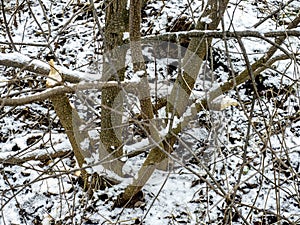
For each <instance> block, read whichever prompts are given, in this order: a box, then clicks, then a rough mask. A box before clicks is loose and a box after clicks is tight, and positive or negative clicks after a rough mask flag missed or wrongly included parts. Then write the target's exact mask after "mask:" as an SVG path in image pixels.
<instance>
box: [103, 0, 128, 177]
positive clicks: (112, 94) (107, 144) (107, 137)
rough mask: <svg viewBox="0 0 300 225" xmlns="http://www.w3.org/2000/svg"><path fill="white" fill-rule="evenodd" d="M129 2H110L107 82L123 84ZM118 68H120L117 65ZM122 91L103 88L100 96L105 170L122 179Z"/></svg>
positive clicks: (106, 51)
mask: <svg viewBox="0 0 300 225" xmlns="http://www.w3.org/2000/svg"><path fill="white" fill-rule="evenodd" d="M126 5H127V1H126V0H118V1H112V2H111V1H108V2H107V6H106V14H105V23H106V24H105V41H104V48H105V56H107V58H104V60H103V61H104V66H103V74H104V76H103V80H104V81H112V80H114V81H118V82H120V81H123V80H124V73H125V53H126V52H125V51H118V46H122V44H123V33H124V32H125V30H126V24H128V22H127V23H126V20H127V21H128V13H127V10H126ZM117 64H118V65H117ZM121 90H122V89H121V87H120V86H119V87H118V86H116V87H103V89H102V95H101V104H102V107H101V134H100V139H101V145H100V149H99V155H100V159H101V160H102V159H105V161H106V162H105V163H104V164H103V166H104V167H105V168H107V169H110V170H112V171H114V172H115V173H116V174H118V175H120V176H122V167H123V163H122V162H121V161H120V160H119V159H120V158H121V157H122V154H123V149H122V136H121V135H122V128H121V126H120V125H121V123H122V115H121V114H122V109H123V97H122V94H121V93H122V91H121Z"/></svg>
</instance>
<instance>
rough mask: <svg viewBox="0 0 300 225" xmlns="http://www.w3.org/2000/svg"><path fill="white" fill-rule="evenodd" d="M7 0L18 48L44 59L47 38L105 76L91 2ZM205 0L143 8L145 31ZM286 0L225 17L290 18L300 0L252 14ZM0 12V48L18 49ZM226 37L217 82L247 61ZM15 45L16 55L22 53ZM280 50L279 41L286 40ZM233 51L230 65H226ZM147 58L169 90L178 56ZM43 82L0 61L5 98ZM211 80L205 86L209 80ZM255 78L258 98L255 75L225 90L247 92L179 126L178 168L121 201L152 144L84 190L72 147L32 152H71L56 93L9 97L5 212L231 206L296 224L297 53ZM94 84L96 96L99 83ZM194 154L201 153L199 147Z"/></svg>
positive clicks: (35, 219) (115, 219)
mask: <svg viewBox="0 0 300 225" xmlns="http://www.w3.org/2000/svg"><path fill="white" fill-rule="evenodd" d="M3 2H4V11H5V13H6V20H7V21H8V23H9V29H10V32H11V34H12V39H13V41H14V42H16V43H19V44H18V45H16V49H17V50H16V51H17V52H19V53H21V54H23V55H24V57H25V56H27V57H30V58H31V59H37V60H41V61H45V60H44V56H45V55H46V54H47V53H48V52H49V46H50V47H51V48H52V50H53V51H54V52H55V53H56V56H57V58H58V62H57V63H58V64H59V65H60V66H62V67H65V68H68V69H70V70H75V71H77V72H81V73H80V74H81V75H83V74H89V75H90V76H95V77H96V79H97V78H98V76H99V77H100V74H101V60H102V59H101V55H102V36H101V35H102V33H101V32H102V31H101V32H99V31H98V27H97V23H96V22H95V20H94V18H93V14H92V12H91V11H89V10H87V7H85V4H88V3H86V2H84V1H80V2H81V3H80V4H79V3H78V2H77V1H68V0H59V1H51V0H43V1H31V2H30V4H29V1H24V2H20V1H3ZM87 2H88V1H87ZM205 2H206V1H193V0H192V1H189V0H183V1H181V0H165V1H155V0H151V1H149V4H148V6H147V7H146V8H145V9H144V14H145V15H147V17H144V18H143V25H142V33H143V34H144V35H150V34H162V33H165V32H169V31H173V30H172V29H173V28H174V30H175V31H177V28H178V26H179V25H178V23H179V22H178V21H186V22H188V21H189V22H194V21H197V19H198V18H199V16H200V15H201V11H202V10H203V6H202V3H205ZM286 2H288V1H275V0H272V1H257V0H248V1H247V0H246V1H235V0H233V1H230V4H229V7H228V9H227V10H226V12H225V16H224V26H225V29H226V30H230V31H234V30H235V31H243V30H246V29H247V30H256V31H260V32H266V31H277V30H284V25H283V24H286V23H288V22H290V21H291V20H292V19H293V18H294V17H295V16H296V15H297V13H299V11H300V2H299V1H290V2H291V3H289V5H288V6H287V7H286V8H284V9H283V10H280V11H279V12H278V13H277V14H276V15H275V16H274V17H272V18H270V19H268V20H266V21H265V22H264V23H262V24H261V25H259V26H258V27H254V26H255V24H257V23H258V22H259V21H260V20H261V19H263V18H264V17H266V16H268V15H269V14H270V13H271V12H273V11H275V10H276V9H278V7H279V6H280V4H283V3H286ZM40 3H42V4H40ZM95 6H96V8H97V13H98V19H99V22H100V24H101V25H102V26H103V23H104V11H103V3H102V1H96V3H95ZM33 14H34V16H33ZM46 18H47V19H46ZM179 18H183V19H181V20H180V19H179ZM275 18H276V19H275ZM0 21H1V27H0V50H1V52H2V53H11V52H16V51H13V50H12V49H11V48H10V47H9V45H7V44H4V42H6V43H9V37H8V35H7V33H6V30H7V28H6V27H5V25H4V22H3V14H2V13H1V16H0ZM179 27H180V26H179ZM220 28H221V26H220ZM297 30H299V26H298V28H297ZM20 43H23V44H20ZM243 43H244V45H245V48H246V51H247V54H248V57H249V60H250V62H251V63H253V62H255V61H256V60H257V59H258V58H260V57H261V56H263V55H264V53H265V52H266V51H267V49H268V48H269V47H270V45H269V44H267V43H266V42H264V41H262V40H261V39H258V38H243ZM299 43H300V42H299V38H296V37H289V38H288V41H286V42H285V45H284V48H285V49H288V50H289V51H291V50H292V51H293V52H294V53H299V49H300V44H299ZM38 45H39V46H38ZM48 45H49V46H48ZM227 45H228V47H229V54H228V55H226V54H225V50H224V49H225V44H224V42H223V41H221V40H220V39H215V40H214V41H213V47H214V53H213V57H211V58H210V59H209V60H208V62H207V69H208V70H209V71H211V70H210V68H211V67H213V68H214V69H213V70H214V71H213V72H212V74H213V76H214V80H215V82H218V83H224V82H226V81H227V80H228V79H229V78H230V77H231V76H232V73H237V72H241V71H242V70H244V69H245V68H246V66H245V60H244V58H243V55H242V54H241V48H240V47H239V45H238V43H237V41H236V40H235V39H228V40H227ZM47 46H48V47H47ZM148 48H149V46H148ZM145 49H146V50H145V51H147V54H146V56H147V57H150V58H151V54H150V53H149V52H151V49H150V50H149V49H147V48H145ZM165 49H166V48H164V50H165ZM19 53H18V55H17V54H15V56H16V55H17V56H18V57H21V56H20V54H19ZM277 54H278V55H279V54H282V53H280V52H279V51H278V53H277ZM228 56H230V57H231V62H232V65H233V68H230V67H229V65H228V61H227V57H228ZM0 60H1V55H0ZM210 61H214V63H215V65H211V64H210ZM298 63H299V62H298ZM170 65H171V66H170ZM174 68H175V69H174ZM205 68H206V67H205ZM205 68H203V70H202V72H203V71H205ZM131 69H132V68H131V65H130V64H129V65H128V68H127V74H126V79H127V80H137V79H138V78H136V77H135V76H136V74H135V75H134V74H132V73H131ZM147 69H148V72H149V76H150V77H149V80H150V87H151V88H152V89H153V90H152V91H151V93H152V94H153V95H155V93H157V95H158V97H161V96H163V95H165V94H166V93H169V92H170V90H171V88H172V86H173V81H174V76H175V75H176V60H175V61H174V58H172V57H171V56H170V57H169V56H168V57H161V58H160V59H158V60H157V64H155V62H154V61H153V60H152V61H151V62H149V63H148V65H147ZM232 69H234V71H232ZM155 72H156V73H155ZM156 75H157V77H156ZM202 75H203V74H202ZM156 78H157V79H158V83H157V84H156V83H155V82H154V80H155V79H156ZM43 82H45V78H44V77H43V76H40V75H36V74H32V73H30V72H25V71H21V70H19V69H15V68H9V67H4V66H0V93H1V98H5V97H17V96H27V95H30V94H33V93H35V92H36V91H40V90H41V89H42V88H44V86H43V85H42V84H43ZM205 82H206V81H204V80H203V76H202V77H201V76H199V79H198V80H197V85H196V88H195V90H193V96H192V97H193V98H197V97H198V96H201V95H202V94H203V90H205V89H207V85H206V86H205V87H204V86H203V85H204V83H205ZM211 82H212V81H211V80H210V83H209V84H208V86H209V87H211V86H212V85H213V84H212V83H211ZM256 82H257V88H258V92H259V94H260V96H261V97H260V99H259V100H256V101H255V103H253V101H252V99H253V96H254V91H253V88H252V87H251V83H250V82H247V83H246V84H243V85H240V86H239V87H238V88H237V90H234V91H230V92H229V93H228V96H229V97H231V98H234V99H236V100H237V101H238V102H239V105H238V106H237V107H229V108H227V109H226V110H224V111H223V112H209V111H207V112H201V113H199V114H198V117H197V118H195V120H193V121H191V122H190V124H189V126H188V129H186V130H184V131H183V132H182V133H181V134H180V135H181V136H180V137H181V139H180V140H182V142H181V141H179V142H178V143H177V144H176V146H177V147H176V149H175V153H174V155H173V157H172V158H173V159H176V160H175V164H174V168H172V169H171V170H170V172H166V171H160V170H158V171H155V173H154V174H153V175H152V177H151V179H150V180H149V181H148V182H147V184H146V185H145V186H144V188H143V193H144V196H142V197H141V202H139V203H138V204H137V205H136V207H135V208H125V209H123V208H113V207H112V206H113V200H115V199H116V197H117V195H118V194H120V193H121V192H122V191H123V190H124V188H125V187H126V185H127V184H128V183H130V182H131V181H132V176H135V175H136V173H137V171H138V168H139V167H140V166H141V165H142V163H143V161H144V160H145V156H146V153H145V154H140V155H138V156H136V157H134V158H130V159H128V160H127V162H126V164H125V166H124V172H125V173H126V174H128V175H130V176H129V178H127V179H124V181H123V182H122V183H121V184H118V185H115V186H113V187H111V188H106V189H105V190H99V191H96V192H95V193H94V194H93V196H88V194H87V193H86V192H84V191H83V190H82V188H81V186H80V185H79V183H78V177H77V176H76V168H78V167H77V164H76V162H75V159H74V157H73V155H72V154H69V155H68V154H67V155H65V156H64V157H63V158H55V159H49V158H48V159H46V160H43V161H40V160H36V159H37V158H39V157H42V156H43V155H45V154H53V153H55V152H66V153H68V151H69V150H70V149H71V146H70V144H69V142H68V140H67V137H66V135H65V134H64V132H63V128H62V127H61V125H60V124H59V121H58V118H57V117H56V115H55V112H54V110H53V108H52V106H51V104H50V102H49V101H43V102H38V103H33V104H28V105H24V106H17V107H7V106H5V107H1V108H0V113H1V115H0V124H1V127H0V193H1V197H0V209H1V210H0V224H3V225H4V224H45V225H46V224H140V223H141V222H142V224H147V225H150V224H155V225H160V224H161V225H165V224H226V223H227V222H226V221H224V215H225V214H227V215H230V216H231V218H229V220H230V221H232V224H243V223H245V221H247V222H248V224H253V225H258V224H276V222H277V221H278V224H300V177H299V175H300V146H299V144H300V120H299V103H300V102H299V94H300V91H299V88H298V85H299V65H298V64H297V63H293V62H291V61H290V60H284V61H279V62H276V63H275V64H274V67H272V68H270V69H268V70H266V71H265V72H264V73H262V74H261V75H259V76H258V78H257V81H256ZM205 84H206V83H205ZM284 89H285V90H286V91H283V90H284ZM155 90H158V92H156V91H155ZM287 90H289V91H287ZM279 91H281V93H278V92H279ZM89 94H90V95H91V96H93V97H95V93H94V92H89ZM126 97H127V106H130V107H131V108H130V110H128V111H126V110H125V111H124V115H126V116H129V115H131V113H136V112H137V109H138V107H139V105H138V104H136V105H134V103H136V101H137V99H136V96H135V95H131V94H128V96H126ZM71 99H72V101H73V102H74V105H76V101H78V99H76V98H74V96H73V97H72V98H71ZM79 100H80V99H79ZM96 103H99V102H96ZM77 106H78V105H77ZM95 107H99V104H98V105H97V104H95ZM252 112H253V113H252ZM159 113H160V114H159V115H160V117H162V116H164V110H161V111H160V112H159ZM88 119H91V118H90V117H89V118H88ZM207 121H210V122H211V123H209V122H207ZM97 122H99V121H98V120H96V122H95V125H96V126H97V125H98V124H97ZM205 123H207V124H205ZM202 124H205V125H206V126H202ZM212 124H213V125H214V126H215V127H217V128H218V130H216V132H215V134H216V135H217V136H218V139H219V140H218V146H217V145H211V146H210V148H206V147H205V146H206V144H207V142H206V140H209V137H211V135H212V134H211V133H209V132H208V129H207V126H211V125H212ZM163 132H164V131H161V133H163ZM141 138H142V137H139V136H138V135H136V134H135V135H134V136H133V137H132V139H133V140H132V141H131V140H130V141H128V143H127V144H126V145H125V146H124V150H126V151H128V153H129V152H131V151H134V150H137V149H138V148H141V147H143V144H145V145H146V144H148V141H147V140H141ZM133 142H138V143H133ZM193 154H196V155H197V157H198V159H200V160H201V162H203V164H205V165H201V163H200V162H199V161H197V160H196V159H195V157H192V155H193ZM30 157H31V158H30ZM197 157H196V158H197ZM15 158H17V159H27V160H24V161H26V162H23V163H16V162H15V163H14V162H13V161H12V159H15ZM29 158H30V160H29V161H28V159H29ZM245 162H246V163H245ZM14 164H16V165H14ZM206 169H207V170H206ZM98 172H100V173H106V171H98ZM229 197H230V198H232V197H234V199H235V202H234V204H232V205H231V203H232V202H230V201H229ZM229 206H231V208H230V207H229ZM228 209H229V212H228V211H226V210H228ZM236 212H239V213H236ZM243 219H244V220H243Z"/></svg>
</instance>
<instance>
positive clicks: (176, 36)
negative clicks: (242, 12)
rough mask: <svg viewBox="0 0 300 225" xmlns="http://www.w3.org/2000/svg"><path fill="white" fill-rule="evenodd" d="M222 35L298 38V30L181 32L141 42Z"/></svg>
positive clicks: (152, 37)
mask: <svg viewBox="0 0 300 225" xmlns="http://www.w3.org/2000/svg"><path fill="white" fill-rule="evenodd" d="M224 35H225V36H226V37H228V38H232V37H237V36H239V37H256V38H263V39H265V38H276V37H282V36H283V37H287V36H295V37H299V36H300V30H297V29H291V30H282V31H268V32H259V31H256V30H245V31H235V32H231V31H225V32H224V31H216V30H213V31H210V30H205V31H203V30H192V31H182V32H169V33H164V34H159V35H149V36H145V37H143V38H142V40H149V41H150V40H151V41H152V40H159V41H172V42H176V41H177V40H181V39H188V38H194V37H198V38H206V37H207V38H208V37H211V38H224Z"/></svg>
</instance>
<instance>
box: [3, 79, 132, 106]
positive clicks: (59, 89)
mask: <svg viewBox="0 0 300 225" xmlns="http://www.w3.org/2000/svg"><path fill="white" fill-rule="evenodd" d="M119 85H120V84H119V83H118V82H117V81H109V82H100V81H99V82H92V83H91V82H90V83H79V84H69V85H67V86H56V87H53V88H48V89H46V90H45V91H42V92H39V93H35V94H32V95H28V96H24V97H19V98H2V99H1V98H0V105H2V106H19V105H25V104H30V103H33V102H37V101H43V100H46V99H48V98H49V97H52V96H55V95H59V94H66V93H75V92H76V91H82V90H88V89H102V88H103V87H117V86H119ZM121 85H122V87H123V88H124V89H125V90H126V91H128V92H134V91H135V90H134V89H135V86H136V83H134V82H121Z"/></svg>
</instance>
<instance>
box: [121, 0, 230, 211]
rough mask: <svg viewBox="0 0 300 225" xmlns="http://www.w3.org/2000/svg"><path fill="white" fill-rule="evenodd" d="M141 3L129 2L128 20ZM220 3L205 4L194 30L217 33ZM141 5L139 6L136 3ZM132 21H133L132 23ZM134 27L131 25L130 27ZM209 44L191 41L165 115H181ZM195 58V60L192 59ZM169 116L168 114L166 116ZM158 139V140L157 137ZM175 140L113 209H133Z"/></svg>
mask: <svg viewBox="0 0 300 225" xmlns="http://www.w3.org/2000/svg"><path fill="white" fill-rule="evenodd" d="M137 1H138V2H140V0H131V2H130V3H131V4H130V8H131V10H130V12H131V14H130V18H131V16H133V14H132V13H136V11H135V10H134V9H133V8H135V7H137V6H138V5H137V4H136V5H135V3H136V2H137ZM221 2H222V3H223V4H222V3H220V1H219V0H210V1H209V2H208V4H207V7H206V10H205V12H204V13H203V15H202V16H201V18H200V19H199V21H198V23H197V25H196V28H197V29H202V30H205V29H216V28H217V26H218V24H219V22H220V20H221V18H222V17H223V13H224V11H225V9H226V7H227V4H228V0H224V1H221ZM132 3H133V4H134V5H132ZM139 4H140V3H139ZM207 17H209V18H211V20H212V22H211V23H210V24H206V23H205V22H203V21H202V18H207ZM133 21H135V19H134V20H133ZM131 25H133V24H132V23H130V26H131ZM210 43H211V39H208V40H199V39H198V38H193V39H192V40H191V42H190V44H189V48H188V50H189V51H187V53H186V55H185V57H184V59H183V69H184V74H183V76H178V77H177V80H176V82H175V85H174V88H173V89H172V92H171V96H170V100H168V101H169V102H168V108H167V110H168V112H173V107H175V109H176V113H177V114H178V115H180V116H181V115H182V114H183V112H184V110H185V107H186V105H187V102H188V99H189V95H190V93H191V90H192V89H193V87H194V84H195V80H196V78H197V76H198V73H199V70H200V67H201V64H202V60H203V59H204V57H205V55H206V52H207V48H208V46H209V45H210ZM194 54H196V57H195V56H194ZM175 103H176V104H175ZM167 115H168V114H167ZM158 138H159V137H158ZM175 141H176V139H175V138H174V137H170V138H169V139H168V142H164V144H163V146H157V147H155V148H153V149H152V150H151V151H150V153H149V155H148V157H147V159H146V160H145V162H144V163H143V165H142V167H141V169H140V170H139V173H138V178H137V179H134V181H133V183H132V184H131V185H129V186H128V187H127V188H126V189H125V191H124V193H123V194H121V195H120V196H119V197H118V199H117V201H116V202H115V207H121V206H125V207H126V206H129V207H130V206H133V205H134V202H133V201H134V199H135V198H134V196H135V195H137V194H138V193H139V192H140V190H141V189H142V188H143V186H144V185H145V184H146V182H147V181H148V179H149V178H150V177H151V175H152V173H153V172H154V170H155V169H156V168H157V167H158V165H159V164H160V163H161V162H162V161H163V160H164V159H166V158H167V154H166V153H165V152H172V148H173V145H174V143H175Z"/></svg>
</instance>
